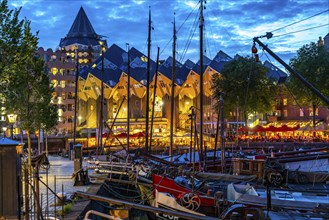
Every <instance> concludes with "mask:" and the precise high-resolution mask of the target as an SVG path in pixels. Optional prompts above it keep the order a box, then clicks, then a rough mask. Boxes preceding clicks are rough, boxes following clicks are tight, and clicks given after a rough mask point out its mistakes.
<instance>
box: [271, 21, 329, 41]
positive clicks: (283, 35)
mask: <svg viewBox="0 0 329 220" xmlns="http://www.w3.org/2000/svg"><path fill="white" fill-rule="evenodd" d="M328 25H329V24H322V25H319V26H315V27H310V28H306V29H302V30H298V31H293V32H289V33H286V34H281V35H275V36H273V37H272V38H274V37H282V36H285V35H289V34H295V33H299V32H303V31H308V30H312V29H316V28H320V27H324V26H328Z"/></svg>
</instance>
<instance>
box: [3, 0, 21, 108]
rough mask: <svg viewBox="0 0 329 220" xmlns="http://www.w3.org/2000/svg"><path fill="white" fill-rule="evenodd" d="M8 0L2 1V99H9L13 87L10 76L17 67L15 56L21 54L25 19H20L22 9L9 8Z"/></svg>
mask: <svg viewBox="0 0 329 220" xmlns="http://www.w3.org/2000/svg"><path fill="white" fill-rule="evenodd" d="M7 4H8V1H7V0H3V1H1V2H0V91H1V93H0V99H1V103H4V102H5V100H8V93H11V88H10V87H9V86H8V82H9V80H10V76H11V75H12V73H13V72H14V69H15V68H16V64H15V62H14V59H15V57H17V55H18V54H19V44H20V40H21V37H22V29H23V24H24V21H23V20H19V18H18V15H19V13H20V9H15V10H9V8H8V6H7Z"/></svg>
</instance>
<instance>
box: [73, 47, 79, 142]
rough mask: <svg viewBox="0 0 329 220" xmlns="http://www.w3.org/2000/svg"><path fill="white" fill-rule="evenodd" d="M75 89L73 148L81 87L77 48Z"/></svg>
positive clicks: (76, 50) (76, 51)
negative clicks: (79, 87) (79, 89)
mask: <svg viewBox="0 0 329 220" xmlns="http://www.w3.org/2000/svg"><path fill="white" fill-rule="evenodd" d="M74 52H75V88H74V93H75V96H74V121H73V123H74V124H73V146H75V139H76V136H77V134H76V132H77V111H78V86H79V59H78V49H77V47H76V48H75V51H74Z"/></svg>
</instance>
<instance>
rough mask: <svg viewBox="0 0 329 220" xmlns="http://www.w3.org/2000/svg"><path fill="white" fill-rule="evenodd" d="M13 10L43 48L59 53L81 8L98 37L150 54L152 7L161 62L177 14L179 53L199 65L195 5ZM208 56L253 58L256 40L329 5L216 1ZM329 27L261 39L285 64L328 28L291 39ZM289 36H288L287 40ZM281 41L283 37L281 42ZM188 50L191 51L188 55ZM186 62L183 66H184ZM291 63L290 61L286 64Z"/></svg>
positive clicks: (105, 0)
mask: <svg viewBox="0 0 329 220" xmlns="http://www.w3.org/2000/svg"><path fill="white" fill-rule="evenodd" d="M10 4H11V7H20V6H22V7H23V8H22V11H21V18H24V17H26V18H28V19H29V20H31V21H32V23H31V26H32V29H33V30H35V31H36V30H40V35H39V36H40V46H43V47H45V48H48V47H51V48H53V49H55V48H56V46H57V45H58V43H59V41H60V39H61V38H63V37H65V36H66V34H67V32H68V31H69V29H70V27H71V25H72V23H73V21H74V19H75V16H76V14H77V13H78V11H79V8H80V7H81V6H82V7H83V8H84V10H85V11H86V14H87V16H88V18H89V20H90V21H91V23H92V25H93V27H94V29H95V31H96V32H97V33H98V34H100V35H103V36H107V38H106V40H107V41H108V44H109V45H111V44H113V43H115V44H117V45H119V46H120V47H122V48H123V49H125V44H126V43H130V45H131V46H133V47H135V48H137V49H139V50H140V51H141V52H143V53H146V48H147V47H146V41H147V31H148V27H147V26H148V13H149V6H150V7H151V12H152V26H153V27H154V30H153V31H152V37H151V38H152V58H154V59H155V57H156V48H157V47H158V46H159V47H160V51H162V54H161V59H166V58H167V57H168V56H171V55H172V51H171V50H172V37H173V36H172V35H173V24H172V22H173V20H174V13H176V15H175V20H176V27H177V51H178V52H179V54H185V55H184V57H185V59H191V60H193V61H194V62H197V61H198V59H199V58H198V57H199V51H198V50H199V25H198V19H199V18H198V16H199V15H198V10H199V7H198V4H199V3H198V1H196V0H193V1H192V0H190V1H188V0H126V1H118V0H93V1H83V0H74V1H73V0H71V1H65V0H56V1H53V0H10ZM205 7H206V8H205V10H204V18H205V22H204V23H205V45H204V48H205V51H206V52H205V54H206V55H207V56H209V57H210V58H213V57H211V56H214V55H215V54H216V53H217V52H218V50H223V51H224V52H225V53H227V54H228V55H230V56H234V55H235V54H237V53H239V54H241V55H243V56H244V55H250V48H251V45H252V43H253V41H252V39H253V37H255V36H260V35H264V34H265V33H266V32H269V31H273V30H275V29H278V28H281V27H284V26H285V25H287V24H291V23H293V22H296V21H300V20H301V19H305V18H307V17H310V16H312V15H314V14H316V13H319V12H321V11H324V10H326V9H328V8H329V1H328V0H308V1H306V0H281V1H277V0H258V1H255V0H241V1H230V0H212V1H207V4H205ZM323 23H329V15H328V12H327V13H325V14H322V15H319V16H315V17H314V18H312V19H308V20H307V21H305V22H300V23H299V24H296V25H292V26H291V27H286V28H283V29H280V30H278V31H275V32H273V34H274V37H273V38H272V39H269V40H268V39H266V38H263V39H262V41H264V43H266V44H268V45H269V47H270V48H272V49H273V50H274V51H275V52H276V53H278V55H282V56H283V57H285V59H286V58H287V57H289V56H291V54H293V53H296V51H297V50H298V49H299V48H300V47H302V46H303V45H304V44H306V43H309V42H311V41H317V39H318V37H319V36H322V37H324V36H325V35H326V34H328V26H325V27H322V28H317V29H313V30H310V31H304V32H300V33H291V32H295V31H298V30H302V29H305V28H309V27H314V26H317V25H319V24H323ZM289 33H290V34H289ZM280 35H282V36H281V37H279V36H280ZM184 48H187V50H185V51H184ZM184 61H185V60H183V61H182V62H184ZM287 61H288V60H287Z"/></svg>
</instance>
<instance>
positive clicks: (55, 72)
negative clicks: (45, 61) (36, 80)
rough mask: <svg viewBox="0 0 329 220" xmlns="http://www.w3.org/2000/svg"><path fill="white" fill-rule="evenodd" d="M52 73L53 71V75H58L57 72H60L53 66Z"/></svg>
mask: <svg viewBox="0 0 329 220" xmlns="http://www.w3.org/2000/svg"><path fill="white" fill-rule="evenodd" d="M51 73H52V74H53V75H56V74H57V73H58V69H57V68H55V67H53V68H51Z"/></svg>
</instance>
